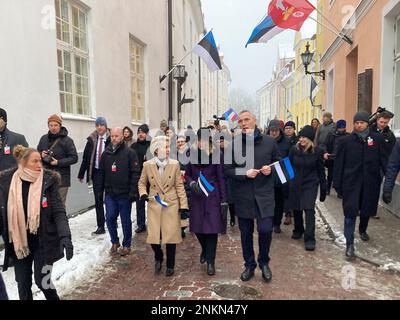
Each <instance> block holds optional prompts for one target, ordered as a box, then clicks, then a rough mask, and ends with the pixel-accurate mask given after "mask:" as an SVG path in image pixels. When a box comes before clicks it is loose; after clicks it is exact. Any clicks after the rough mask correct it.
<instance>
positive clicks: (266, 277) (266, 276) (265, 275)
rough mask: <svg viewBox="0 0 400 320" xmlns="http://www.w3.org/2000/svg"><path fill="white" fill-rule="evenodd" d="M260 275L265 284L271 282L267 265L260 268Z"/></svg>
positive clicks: (270, 273)
mask: <svg viewBox="0 0 400 320" xmlns="http://www.w3.org/2000/svg"><path fill="white" fill-rule="evenodd" d="M261 273H262V278H263V280H264V281H265V282H270V281H271V280H272V272H271V269H270V268H269V266H268V265H267V264H266V265H265V266H262V267H261Z"/></svg>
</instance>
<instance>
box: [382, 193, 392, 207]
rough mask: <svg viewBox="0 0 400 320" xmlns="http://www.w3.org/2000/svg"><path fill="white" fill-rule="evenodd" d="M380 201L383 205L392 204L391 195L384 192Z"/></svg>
mask: <svg viewBox="0 0 400 320" xmlns="http://www.w3.org/2000/svg"><path fill="white" fill-rule="evenodd" d="M382 200H383V202H384V203H386V204H389V203H391V202H392V193H391V192H388V191H386V192H385V191H384V192H383V194H382Z"/></svg>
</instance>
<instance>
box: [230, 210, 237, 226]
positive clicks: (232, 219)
mask: <svg viewBox="0 0 400 320" xmlns="http://www.w3.org/2000/svg"><path fill="white" fill-rule="evenodd" d="M235 224H236V221H235V215H234V214H233V213H231V222H230V225H231V227H234V226H235Z"/></svg>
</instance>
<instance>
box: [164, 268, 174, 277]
mask: <svg viewBox="0 0 400 320" xmlns="http://www.w3.org/2000/svg"><path fill="white" fill-rule="evenodd" d="M173 274H174V269H172V268H167V270H166V271H165V276H167V277H170V276H172V275H173Z"/></svg>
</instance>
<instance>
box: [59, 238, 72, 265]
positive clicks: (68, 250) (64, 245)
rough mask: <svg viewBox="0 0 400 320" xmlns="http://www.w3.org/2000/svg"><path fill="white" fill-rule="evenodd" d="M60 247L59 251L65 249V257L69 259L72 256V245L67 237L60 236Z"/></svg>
mask: <svg viewBox="0 0 400 320" xmlns="http://www.w3.org/2000/svg"><path fill="white" fill-rule="evenodd" d="M60 247H61V248H60V249H61V252H64V249H65V257H66V258H67V260H71V259H72V257H73V256H74V246H73V245H72V241H71V239H70V238H68V237H64V238H61V240H60Z"/></svg>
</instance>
